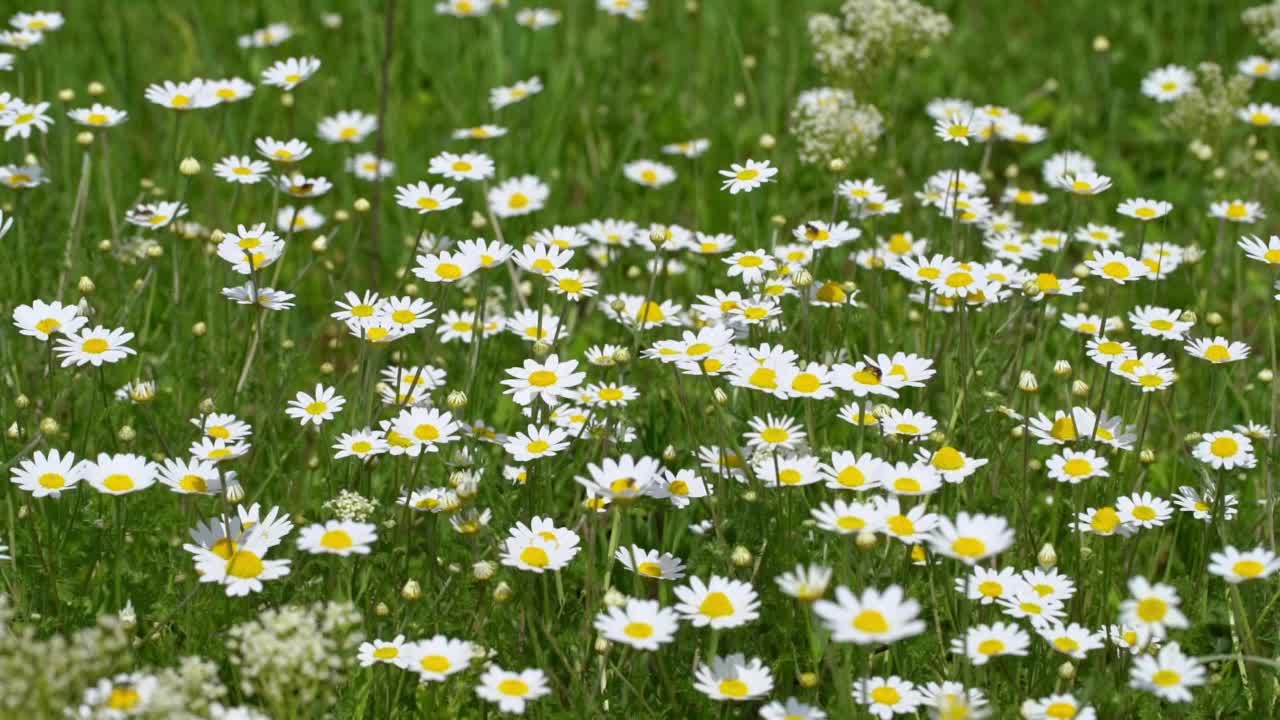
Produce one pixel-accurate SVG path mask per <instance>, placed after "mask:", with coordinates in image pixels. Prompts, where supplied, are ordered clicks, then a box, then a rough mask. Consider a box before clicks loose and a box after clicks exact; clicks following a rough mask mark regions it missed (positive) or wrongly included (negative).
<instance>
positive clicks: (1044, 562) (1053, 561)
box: [1036, 543, 1058, 570]
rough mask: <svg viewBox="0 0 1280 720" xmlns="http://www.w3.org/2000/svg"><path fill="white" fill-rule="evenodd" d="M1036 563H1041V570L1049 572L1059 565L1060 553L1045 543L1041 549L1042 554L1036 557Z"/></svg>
mask: <svg viewBox="0 0 1280 720" xmlns="http://www.w3.org/2000/svg"><path fill="white" fill-rule="evenodd" d="M1036 562H1038V563H1040V569H1041V570H1048V569H1049V568H1051V567H1053V566H1054V565H1057V564H1058V553H1057V552H1055V551H1054V549H1053V545H1052V544H1051V543H1045V544H1044V547H1042V548H1040V553H1039V554H1038V555H1036Z"/></svg>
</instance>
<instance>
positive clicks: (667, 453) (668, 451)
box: [662, 445, 679, 463]
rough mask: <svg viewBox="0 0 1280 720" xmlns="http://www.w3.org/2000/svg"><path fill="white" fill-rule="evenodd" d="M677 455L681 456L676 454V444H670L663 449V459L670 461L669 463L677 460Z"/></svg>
mask: <svg viewBox="0 0 1280 720" xmlns="http://www.w3.org/2000/svg"><path fill="white" fill-rule="evenodd" d="M677 457H679V456H678V455H677V454H676V449H675V446H672V445H668V446H667V447H666V448H665V449H663V451H662V459H663V460H666V461H667V462H669V463H670V462H675V460H676V458H677Z"/></svg>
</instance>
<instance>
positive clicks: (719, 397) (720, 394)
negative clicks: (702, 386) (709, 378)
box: [711, 388, 729, 405]
mask: <svg viewBox="0 0 1280 720" xmlns="http://www.w3.org/2000/svg"><path fill="white" fill-rule="evenodd" d="M711 397H712V399H714V400H715V401H716V404H717V405H728V404H729V393H727V392H725V391H724V389H723V388H716V389H715V390H712V391H711Z"/></svg>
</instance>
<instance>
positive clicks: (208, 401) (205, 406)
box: [196, 398, 215, 415]
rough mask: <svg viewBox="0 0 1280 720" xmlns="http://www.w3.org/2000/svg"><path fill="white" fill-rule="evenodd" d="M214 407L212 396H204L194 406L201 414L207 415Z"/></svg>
mask: <svg viewBox="0 0 1280 720" xmlns="http://www.w3.org/2000/svg"><path fill="white" fill-rule="evenodd" d="M214 407H215V405H214V404H213V398H205V399H203V400H201V401H200V404H199V405H197V406H196V409H197V410H199V411H200V414H201V415H208V414H209V413H211V412H213V410H214Z"/></svg>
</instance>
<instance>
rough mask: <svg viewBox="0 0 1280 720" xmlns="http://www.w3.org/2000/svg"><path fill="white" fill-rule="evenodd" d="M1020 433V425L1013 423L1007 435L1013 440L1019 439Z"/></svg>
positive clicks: (1021, 433)
mask: <svg viewBox="0 0 1280 720" xmlns="http://www.w3.org/2000/svg"><path fill="white" fill-rule="evenodd" d="M1022 435H1023V430H1022V426H1021V425H1014V426H1013V427H1012V428H1010V429H1009V437H1011V438H1013V439H1015V440H1017V439H1020V438H1021V437H1022Z"/></svg>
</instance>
